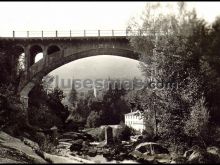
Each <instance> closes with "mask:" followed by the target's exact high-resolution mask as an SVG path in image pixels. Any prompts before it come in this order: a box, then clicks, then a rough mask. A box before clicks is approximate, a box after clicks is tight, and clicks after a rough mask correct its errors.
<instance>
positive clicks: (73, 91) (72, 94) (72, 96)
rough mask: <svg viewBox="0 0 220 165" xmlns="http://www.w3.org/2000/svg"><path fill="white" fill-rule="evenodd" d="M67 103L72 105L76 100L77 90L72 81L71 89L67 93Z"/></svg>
mask: <svg viewBox="0 0 220 165" xmlns="http://www.w3.org/2000/svg"><path fill="white" fill-rule="evenodd" d="M68 101H69V103H70V104H72V105H73V106H75V104H76V101H77V91H76V89H75V84H74V82H73V83H72V88H71V91H70V93H69V99H68Z"/></svg>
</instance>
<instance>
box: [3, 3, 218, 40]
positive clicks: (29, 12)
mask: <svg viewBox="0 0 220 165" xmlns="http://www.w3.org/2000/svg"><path fill="white" fill-rule="evenodd" d="M187 3H188V4H189V6H194V7H195V8H196V9H197V12H198V14H199V16H201V17H204V18H205V19H206V20H207V21H208V22H212V21H213V20H214V19H215V17H216V16H217V15H219V14H220V2H187ZM145 4H146V2H0V20H1V26H0V36H6V35H12V31H13V30H15V31H26V30H36V31H40V30H45V31H46V30H47V31H54V30H62V31H69V30H70V29H72V30H78V29H79V30H81V29H88V30H93V29H94V30H96V29H109V30H111V29H119V30H120V29H122V30H124V29H125V28H126V26H127V23H128V20H129V19H130V18H131V17H132V16H137V15H139V14H140V13H141V12H142V10H143V9H144V6H145Z"/></svg>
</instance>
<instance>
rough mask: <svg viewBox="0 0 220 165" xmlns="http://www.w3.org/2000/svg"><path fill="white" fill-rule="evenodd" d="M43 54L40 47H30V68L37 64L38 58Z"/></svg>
mask: <svg viewBox="0 0 220 165" xmlns="http://www.w3.org/2000/svg"><path fill="white" fill-rule="evenodd" d="M39 53H42V54H43V48H42V46H40V45H33V46H31V47H30V66H32V65H33V64H34V63H35V59H36V56H37V55H38V54H39Z"/></svg>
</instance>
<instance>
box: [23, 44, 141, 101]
mask: <svg viewBox="0 0 220 165" xmlns="http://www.w3.org/2000/svg"><path fill="white" fill-rule="evenodd" d="M62 52H64V54H63V53H62ZM50 55H51V57H52V60H51V61H50V60H48V63H47V64H46V65H45V64H44V60H41V61H38V62H37V63H35V64H34V65H33V66H31V67H30V72H31V76H30V79H29V80H27V81H26V82H24V84H23V85H21V86H20V87H21V90H20V96H21V97H24V98H28V95H29V92H30V91H31V90H32V89H33V87H34V86H35V85H37V84H39V83H40V82H41V80H42V79H43V77H44V76H46V75H47V74H48V73H50V72H51V71H53V70H55V69H56V68H58V67H60V66H63V65H65V64H67V63H69V62H72V61H75V60H79V59H83V58H86V57H92V56H99V55H112V56H121V57H125V58H130V59H134V60H138V59H139V54H138V53H136V52H134V51H133V50H129V49H119V48H96V49H88V50H84V51H80V52H69V51H59V52H58V53H57V52H54V53H51V54H50ZM44 58H45V57H44ZM36 68H37V69H36Z"/></svg>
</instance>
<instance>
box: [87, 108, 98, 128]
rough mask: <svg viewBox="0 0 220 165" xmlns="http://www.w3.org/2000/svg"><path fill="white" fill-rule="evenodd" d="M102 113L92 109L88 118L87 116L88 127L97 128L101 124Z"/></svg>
mask: <svg viewBox="0 0 220 165" xmlns="http://www.w3.org/2000/svg"><path fill="white" fill-rule="evenodd" d="M100 118H101V117H100V114H99V113H98V112H96V111H91V112H90V114H89V116H88V118H87V122H86V124H87V127H89V128H95V127H98V126H100V124H101V123H100Z"/></svg>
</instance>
